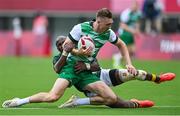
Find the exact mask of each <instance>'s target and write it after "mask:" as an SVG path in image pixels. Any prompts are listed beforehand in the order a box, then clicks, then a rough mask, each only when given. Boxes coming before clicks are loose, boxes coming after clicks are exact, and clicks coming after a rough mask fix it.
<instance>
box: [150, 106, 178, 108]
mask: <svg viewBox="0 0 180 116" xmlns="http://www.w3.org/2000/svg"><path fill="white" fill-rule="evenodd" d="M153 107H156V108H180V106H153Z"/></svg>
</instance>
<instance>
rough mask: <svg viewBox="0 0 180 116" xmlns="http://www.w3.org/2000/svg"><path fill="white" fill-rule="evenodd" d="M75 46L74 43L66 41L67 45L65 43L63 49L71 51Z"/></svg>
mask: <svg viewBox="0 0 180 116" xmlns="http://www.w3.org/2000/svg"><path fill="white" fill-rule="evenodd" d="M73 48H74V44H69V43H66V44H65V45H64V48H63V50H65V51H66V52H68V53H69V52H71V51H72V49H73Z"/></svg>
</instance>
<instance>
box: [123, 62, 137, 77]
mask: <svg viewBox="0 0 180 116" xmlns="http://www.w3.org/2000/svg"><path fill="white" fill-rule="evenodd" d="M126 68H127V70H128V72H129V73H130V74H132V75H134V76H136V75H137V70H136V68H135V67H134V66H133V65H129V64H128V65H126Z"/></svg>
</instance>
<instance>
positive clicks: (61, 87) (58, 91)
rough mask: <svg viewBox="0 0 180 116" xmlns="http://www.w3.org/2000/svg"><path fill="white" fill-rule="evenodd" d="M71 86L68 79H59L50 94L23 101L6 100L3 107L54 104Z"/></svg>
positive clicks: (33, 96) (36, 95)
mask: <svg viewBox="0 0 180 116" xmlns="http://www.w3.org/2000/svg"><path fill="white" fill-rule="evenodd" d="M68 85H69V81H67V80H66V79H62V78H58V79H57V80H56V82H55V84H54V86H53V88H52V89H51V91H50V92H40V93H37V94H35V95H32V96H30V97H27V98H23V99H19V98H18V99H17V98H16V99H12V100H6V101H5V102H4V103H3V104H2V107H17V106H20V105H24V104H28V103H40V102H54V101H57V100H58V99H59V98H60V97H61V96H62V95H63V93H64V91H65V90H66V88H67V87H68Z"/></svg>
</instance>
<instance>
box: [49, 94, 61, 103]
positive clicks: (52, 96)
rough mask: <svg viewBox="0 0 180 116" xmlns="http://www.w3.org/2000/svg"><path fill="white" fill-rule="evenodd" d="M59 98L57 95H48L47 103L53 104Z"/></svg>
mask: <svg viewBox="0 0 180 116" xmlns="http://www.w3.org/2000/svg"><path fill="white" fill-rule="evenodd" d="M59 98H60V95H57V94H50V95H49V102H55V101H57V100H58V99H59Z"/></svg>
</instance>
